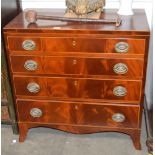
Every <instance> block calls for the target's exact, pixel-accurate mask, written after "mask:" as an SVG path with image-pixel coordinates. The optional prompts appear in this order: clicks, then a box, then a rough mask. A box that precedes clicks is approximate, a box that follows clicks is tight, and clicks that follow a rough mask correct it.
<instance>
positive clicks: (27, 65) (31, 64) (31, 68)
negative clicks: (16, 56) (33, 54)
mask: <svg viewBox="0 0 155 155" xmlns="http://www.w3.org/2000/svg"><path fill="white" fill-rule="evenodd" d="M24 67H25V69H26V70H28V71H35V70H36V69H37V68H38V64H37V62H35V61H33V60H27V61H26V62H25V64H24Z"/></svg>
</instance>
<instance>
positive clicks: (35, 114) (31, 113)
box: [30, 108, 43, 117]
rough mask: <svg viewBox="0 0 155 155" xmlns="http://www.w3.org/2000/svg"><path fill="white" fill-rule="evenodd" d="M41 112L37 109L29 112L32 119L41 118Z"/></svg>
mask: <svg viewBox="0 0 155 155" xmlns="http://www.w3.org/2000/svg"><path fill="white" fill-rule="evenodd" d="M42 114H43V113H42V111H41V109H39V108H32V109H31V110H30V115H31V116H32V117H41V116H42Z"/></svg>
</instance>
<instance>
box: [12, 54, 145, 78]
mask: <svg viewBox="0 0 155 155" xmlns="http://www.w3.org/2000/svg"><path fill="white" fill-rule="evenodd" d="M143 64H144V61H143V59H106V58H77V57H50V56H44V57H41V56H11V65H12V70H13V72H14V73H28V74H58V75H81V76H85V77H86V76H87V75H100V76H103V75H113V76H125V77H127V76H128V77H134V78H135V77H142V76H143Z"/></svg>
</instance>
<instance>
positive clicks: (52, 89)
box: [14, 76, 141, 102]
mask: <svg viewBox="0 0 155 155" xmlns="http://www.w3.org/2000/svg"><path fill="white" fill-rule="evenodd" d="M29 83H37V84H38V85H39V86H40V91H39V92H38V93H31V92H29V91H28V90H27V86H28V84H29ZM14 86H15V92H16V95H17V96H27V97H28V96H33V97H34V98H37V97H44V98H53V99H54V98H55V99H71V100H72V99H74V98H75V99H78V100H83V99H89V100H91V99H98V100H101V102H103V101H105V100H117V101H120V102H125V101H130V102H134V101H139V100H140V97H141V94H140V90H141V81H126V80H114V79H113V80H112V79H111V80H110V79H100V80H97V79H77V78H64V77H57V78H54V77H28V76H27V77H18V76H17V77H16V76H15V77H14ZM117 86H123V87H125V88H126V90H127V94H126V96H122V97H118V96H115V95H114V94H113V89H114V88H115V87H117Z"/></svg>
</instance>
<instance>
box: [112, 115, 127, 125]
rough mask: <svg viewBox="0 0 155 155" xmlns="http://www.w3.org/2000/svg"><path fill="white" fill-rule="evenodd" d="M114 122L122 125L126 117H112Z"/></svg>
mask: <svg viewBox="0 0 155 155" xmlns="http://www.w3.org/2000/svg"><path fill="white" fill-rule="evenodd" d="M112 120H113V121H114V122H117V123H121V122H124V121H125V116H124V115H123V114H120V113H116V114H114V115H113V116H112Z"/></svg>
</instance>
